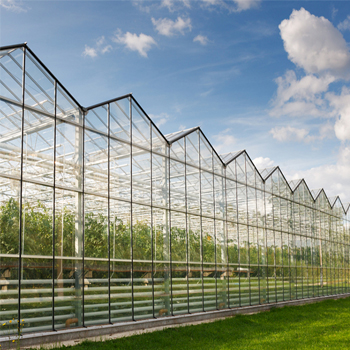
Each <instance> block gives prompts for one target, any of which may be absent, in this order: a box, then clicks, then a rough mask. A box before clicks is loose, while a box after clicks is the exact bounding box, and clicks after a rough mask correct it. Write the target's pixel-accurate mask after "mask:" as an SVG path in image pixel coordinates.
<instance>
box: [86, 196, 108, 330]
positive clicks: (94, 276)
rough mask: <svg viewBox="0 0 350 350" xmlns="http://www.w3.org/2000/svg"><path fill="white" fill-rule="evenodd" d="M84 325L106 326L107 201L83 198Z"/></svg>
mask: <svg viewBox="0 0 350 350" xmlns="http://www.w3.org/2000/svg"><path fill="white" fill-rule="evenodd" d="M84 214H85V221H84V226H85V230H84V238H85V241H84V264H85V265H84V276H83V279H84V280H83V281H84V282H83V283H84V324H85V325H86V326H88V325H91V324H101V323H108V322H109V311H108V310H109V298H108V279H109V276H108V264H109V262H108V200H107V198H103V197H97V196H91V195H85V197H84Z"/></svg>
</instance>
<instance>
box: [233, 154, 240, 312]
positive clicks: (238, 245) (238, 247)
mask: <svg viewBox="0 0 350 350" xmlns="http://www.w3.org/2000/svg"><path fill="white" fill-rule="evenodd" d="M234 162H235V174H236V222H237V251H238V269H237V270H238V271H239V272H238V299H239V306H242V301H241V273H240V271H241V246H240V240H239V228H240V224H239V209H238V204H239V202H238V182H237V161H236V159H235V160H234Z"/></svg>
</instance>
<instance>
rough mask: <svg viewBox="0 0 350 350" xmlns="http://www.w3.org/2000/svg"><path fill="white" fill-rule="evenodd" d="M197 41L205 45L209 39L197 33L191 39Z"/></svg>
mask: <svg viewBox="0 0 350 350" xmlns="http://www.w3.org/2000/svg"><path fill="white" fill-rule="evenodd" d="M196 41H198V42H199V43H200V44H201V45H207V44H208V42H209V40H208V38H207V37H206V36H204V35H200V34H199V35H197V36H196V37H195V38H194V39H193V42H196Z"/></svg>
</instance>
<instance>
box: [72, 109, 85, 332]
mask: <svg viewBox="0 0 350 350" xmlns="http://www.w3.org/2000/svg"><path fill="white" fill-rule="evenodd" d="M84 133H85V115H84V114H83V129H82V128H81V127H79V126H76V127H75V140H74V141H75V143H74V145H75V159H74V163H75V164H76V167H77V170H76V178H75V182H76V188H78V191H77V192H76V193H75V208H76V213H75V225H74V228H75V235H74V249H75V257H76V258H77V260H75V273H74V274H73V275H74V288H75V298H76V301H75V315H76V318H77V319H78V326H84V203H83V200H84V194H83V193H84ZM81 166H82V168H83V171H82V176H80V174H81V171H80V167H81ZM81 299H82V303H81V302H80V301H81Z"/></svg>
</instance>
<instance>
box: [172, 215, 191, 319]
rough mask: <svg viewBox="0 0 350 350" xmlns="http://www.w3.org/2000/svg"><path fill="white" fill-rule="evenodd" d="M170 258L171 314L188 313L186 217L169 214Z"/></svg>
mask: <svg viewBox="0 0 350 350" xmlns="http://www.w3.org/2000/svg"><path fill="white" fill-rule="evenodd" d="M171 258H172V274H171V275H172V295H173V313H174V314H181V313H182V314H183V313H187V312H188V297H187V295H188V280H187V277H188V269H187V229H186V215H185V214H182V213H177V212H172V213H171Z"/></svg>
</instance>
